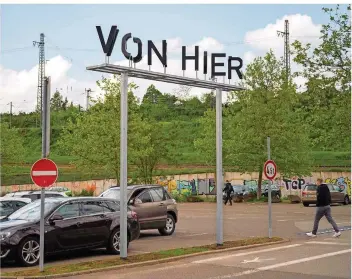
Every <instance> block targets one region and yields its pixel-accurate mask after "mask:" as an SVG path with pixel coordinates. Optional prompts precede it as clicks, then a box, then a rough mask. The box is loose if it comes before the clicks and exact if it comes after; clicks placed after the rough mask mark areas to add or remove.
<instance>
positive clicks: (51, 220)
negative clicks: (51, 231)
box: [49, 214, 64, 224]
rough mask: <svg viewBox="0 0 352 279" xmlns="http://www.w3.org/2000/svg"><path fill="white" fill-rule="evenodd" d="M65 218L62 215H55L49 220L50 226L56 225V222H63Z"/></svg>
mask: <svg viewBox="0 0 352 279" xmlns="http://www.w3.org/2000/svg"><path fill="white" fill-rule="evenodd" d="M63 219H64V217H62V216H61V215H59V214H54V215H53V216H51V218H50V219H49V223H50V224H55V221H61V220H63Z"/></svg>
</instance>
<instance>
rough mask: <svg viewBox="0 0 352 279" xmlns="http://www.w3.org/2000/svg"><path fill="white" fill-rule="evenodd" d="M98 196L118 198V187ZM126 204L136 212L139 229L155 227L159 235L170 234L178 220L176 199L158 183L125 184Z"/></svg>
mask: <svg viewBox="0 0 352 279" xmlns="http://www.w3.org/2000/svg"><path fill="white" fill-rule="evenodd" d="M99 197H107V198H114V199H117V200H120V187H119V186H113V187H111V188H109V189H108V190H106V191H105V192H103V193H101V194H100V196H99ZM127 204H128V205H129V206H130V207H131V209H132V210H133V211H135V212H137V214H138V220H139V223H140V226H141V230H150V229H157V230H159V232H160V234H161V235H172V234H173V233H174V231H175V228H176V223H177V221H178V210H177V203H176V201H175V200H174V199H173V198H172V197H171V196H170V195H169V193H168V192H167V191H166V190H165V188H164V187H162V186H160V185H130V186H127Z"/></svg>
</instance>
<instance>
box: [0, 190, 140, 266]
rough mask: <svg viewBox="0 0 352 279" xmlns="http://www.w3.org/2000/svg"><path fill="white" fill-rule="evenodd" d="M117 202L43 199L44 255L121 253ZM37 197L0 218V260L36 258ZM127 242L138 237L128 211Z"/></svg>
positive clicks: (30, 261)
mask: <svg viewBox="0 0 352 279" xmlns="http://www.w3.org/2000/svg"><path fill="white" fill-rule="evenodd" d="M119 212H120V204H119V202H118V201H116V200H113V199H107V198H95V197H81V198H48V199H45V210H44V220H45V254H46V255H49V254H55V253H60V252H65V251H72V250H78V249H87V248H92V249H93V248H100V247H106V248H107V249H108V251H110V252H111V253H113V254H119V253H120V228H119V225H120V213H119ZM39 226H40V200H36V201H34V202H32V203H30V204H28V205H26V206H24V207H22V208H20V209H19V210H17V211H16V212H14V213H12V214H11V215H9V216H7V217H6V218H4V219H2V220H0V229H1V232H0V245H1V253H0V259H10V258H15V259H17V261H18V262H19V263H21V264H22V265H24V266H34V265H36V264H38V261H39V230H40V227H39ZM127 227H128V228H127V233H128V238H127V239H128V243H129V242H131V241H133V240H135V239H137V238H138V237H139V232H140V228H139V223H138V216H137V214H136V213H135V212H133V211H131V210H130V208H129V210H128V214H127Z"/></svg>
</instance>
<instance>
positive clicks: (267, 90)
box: [195, 52, 310, 198]
mask: <svg viewBox="0 0 352 279" xmlns="http://www.w3.org/2000/svg"><path fill="white" fill-rule="evenodd" d="M245 83H246V87H247V90H245V91H239V92H234V93H233V102H232V103H230V104H229V105H228V108H224V112H223V113H224V118H223V153H224V155H225V156H224V163H225V165H228V164H231V165H232V166H236V167H237V168H238V170H239V171H241V172H259V180H258V193H257V194H258V198H259V197H260V196H261V185H262V173H263V165H264V162H265V161H266V160H267V143H266V139H267V136H270V137H271V158H272V159H273V160H275V162H276V163H277V165H278V171H279V172H280V173H281V174H282V175H284V176H289V175H303V174H308V173H309V172H310V160H309V158H310V157H309V148H308V144H307V137H306V131H305V130H306V127H305V126H304V125H301V123H299V122H298V120H299V119H298V117H297V116H296V115H295V114H294V112H293V104H294V103H295V100H296V92H295V89H294V85H293V84H291V83H289V84H287V83H286V79H285V68H284V65H283V63H282V61H281V60H278V59H277V58H276V57H275V55H274V54H273V52H269V53H268V54H266V56H265V57H259V58H256V59H255V60H254V62H253V63H251V64H250V65H248V66H247V70H246V74H245ZM201 123H202V127H203V132H202V137H201V138H200V139H198V140H197V141H196V142H195V145H196V148H197V149H198V150H199V151H201V152H202V154H203V156H206V158H207V159H208V162H210V163H212V164H213V163H214V162H215V133H214V132H215V112H214V111H208V112H207V113H206V114H205V116H204V118H203V119H202V120H201Z"/></svg>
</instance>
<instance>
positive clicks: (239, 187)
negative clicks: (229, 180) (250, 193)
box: [233, 185, 244, 192]
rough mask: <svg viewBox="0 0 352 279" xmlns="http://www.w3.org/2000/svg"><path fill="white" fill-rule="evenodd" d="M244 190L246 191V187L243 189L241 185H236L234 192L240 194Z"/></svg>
mask: <svg viewBox="0 0 352 279" xmlns="http://www.w3.org/2000/svg"><path fill="white" fill-rule="evenodd" d="M243 189H244V187H242V186H240V185H235V186H233V190H234V191H238V192H240V191H242V190H243Z"/></svg>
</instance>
